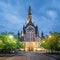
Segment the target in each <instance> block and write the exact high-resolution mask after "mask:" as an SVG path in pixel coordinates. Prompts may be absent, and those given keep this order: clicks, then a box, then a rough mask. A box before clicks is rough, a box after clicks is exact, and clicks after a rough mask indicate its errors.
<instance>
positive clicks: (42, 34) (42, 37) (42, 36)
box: [41, 32, 45, 40]
mask: <svg viewBox="0 0 60 60" xmlns="http://www.w3.org/2000/svg"><path fill="white" fill-rule="evenodd" d="M44 38H45V37H44V33H43V32H41V40H42V39H44Z"/></svg>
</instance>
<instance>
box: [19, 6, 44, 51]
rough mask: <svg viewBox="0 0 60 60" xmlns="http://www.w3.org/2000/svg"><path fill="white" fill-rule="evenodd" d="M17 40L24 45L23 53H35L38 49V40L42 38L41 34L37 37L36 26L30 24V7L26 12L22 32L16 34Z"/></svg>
mask: <svg viewBox="0 0 60 60" xmlns="http://www.w3.org/2000/svg"><path fill="white" fill-rule="evenodd" d="M18 38H19V40H20V41H21V42H23V43H24V46H25V47H24V50H25V51H36V50H37V49H38V48H39V45H40V40H41V39H43V38H44V35H43V32H42V33H41V36H39V31H38V26H37V25H34V23H33V22H32V11H31V6H29V10H28V18H27V23H26V25H25V26H23V31H22V32H21V33H19V32H18Z"/></svg>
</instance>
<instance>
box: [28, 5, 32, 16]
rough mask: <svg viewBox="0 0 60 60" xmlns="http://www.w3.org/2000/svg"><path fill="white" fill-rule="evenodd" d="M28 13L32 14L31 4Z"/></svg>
mask: <svg viewBox="0 0 60 60" xmlns="http://www.w3.org/2000/svg"><path fill="white" fill-rule="evenodd" d="M28 15H32V12H31V6H29V11H28Z"/></svg>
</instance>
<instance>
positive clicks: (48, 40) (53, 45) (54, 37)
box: [41, 32, 60, 51]
mask: <svg viewBox="0 0 60 60" xmlns="http://www.w3.org/2000/svg"><path fill="white" fill-rule="evenodd" d="M44 41H45V43H43V42H42V44H41V46H42V47H44V48H45V49H48V50H56V51H60V33H57V32H54V33H51V34H50V35H49V36H48V37H45V39H44Z"/></svg>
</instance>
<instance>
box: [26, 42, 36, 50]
mask: <svg viewBox="0 0 60 60" xmlns="http://www.w3.org/2000/svg"><path fill="white" fill-rule="evenodd" d="M35 50H36V44H35V42H25V51H35Z"/></svg>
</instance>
